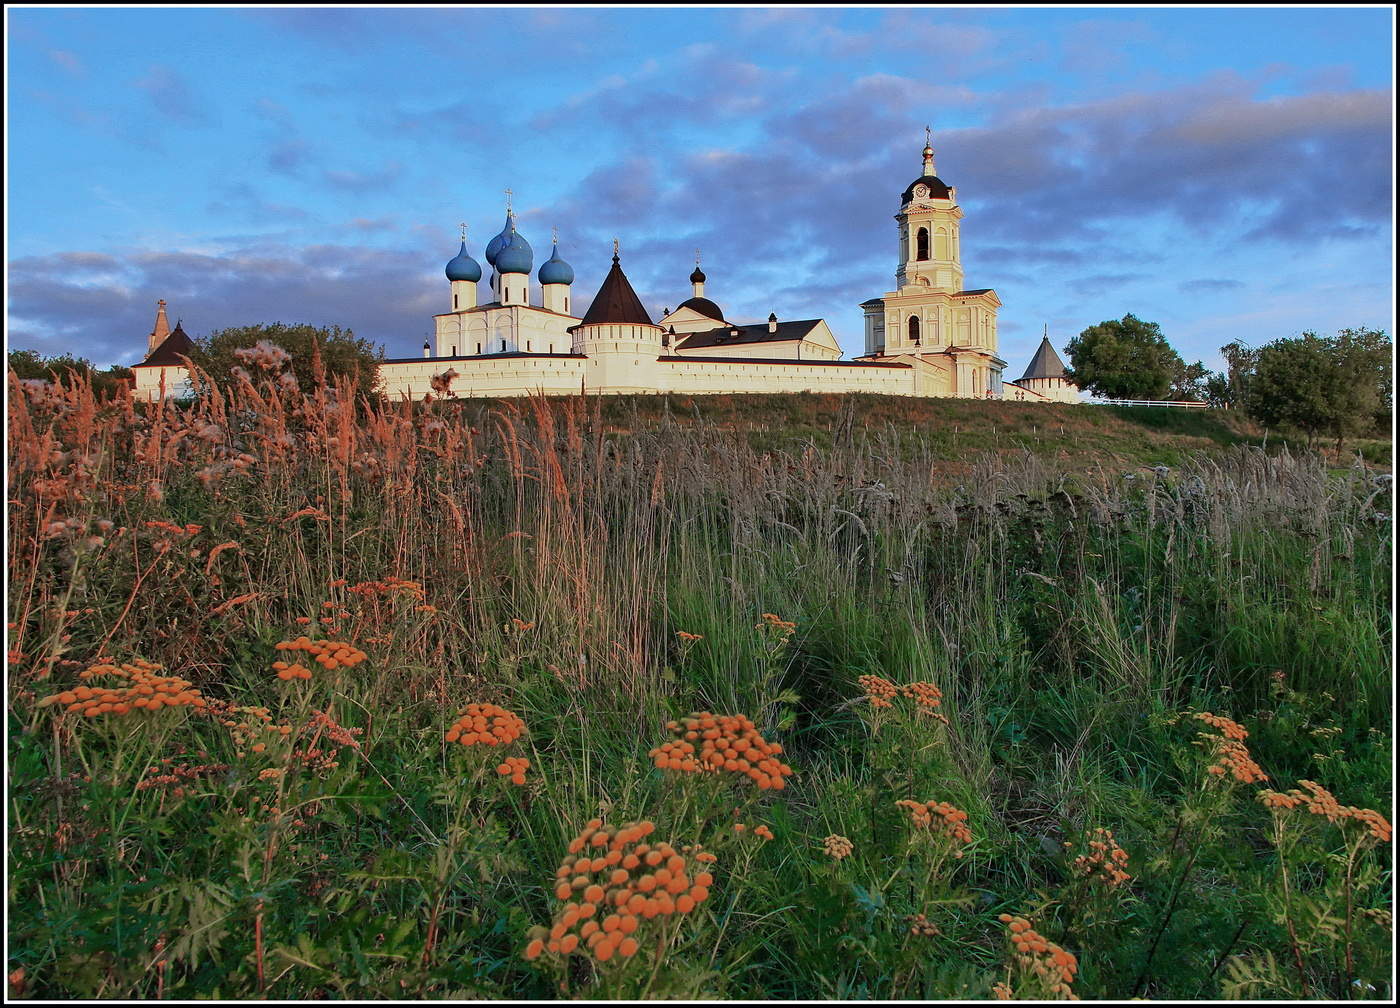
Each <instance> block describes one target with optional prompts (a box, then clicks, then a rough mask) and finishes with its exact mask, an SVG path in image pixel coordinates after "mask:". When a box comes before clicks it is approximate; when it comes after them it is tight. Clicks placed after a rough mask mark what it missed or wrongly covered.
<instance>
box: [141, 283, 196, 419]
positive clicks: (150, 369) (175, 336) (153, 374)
mask: <svg viewBox="0 0 1400 1008" xmlns="http://www.w3.org/2000/svg"><path fill="white" fill-rule="evenodd" d="M193 350H194V343H193V342H192V341H191V340H190V338H189V336H188V335H186V333H185V330H184V328H183V327H182V326H181V324H180V320H179V319H176V320H175V328H174V330H172V329H171V328H170V320H169V319H167V318H166V317H165V302H164V301H157V302H156V324H155V328H153V329H152V330H151V331H150V333H148V334H147V336H146V358H145V360H143V361H141V363H140V364H133V365H132V366H131V374H132V377H133V380H134V385H133V388H132V395H134V396H135V397H136V399H137V400H139V401H141V402H155V401H156V400H157V399H160V398H162V397H163V398H166V399H184V398H187V397H189V396H190V395H192V394H193V392H194V387H193V386H192V385H191V383H190V372H189V370H188V369H187V368H186V367H185V365H184V361H183V359H182V358H185V357H188V356H189V355H190V353H191V351H193Z"/></svg>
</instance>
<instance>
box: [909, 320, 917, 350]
mask: <svg viewBox="0 0 1400 1008" xmlns="http://www.w3.org/2000/svg"><path fill="white" fill-rule="evenodd" d="M909 342H910V343H912V344H914V345H915V346H918V345H919V319H918V317H917V316H915V315H910V316H909Z"/></svg>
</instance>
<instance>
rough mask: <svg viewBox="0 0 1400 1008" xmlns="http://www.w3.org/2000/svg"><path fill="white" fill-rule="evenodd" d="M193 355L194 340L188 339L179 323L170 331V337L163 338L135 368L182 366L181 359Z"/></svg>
mask: <svg viewBox="0 0 1400 1008" xmlns="http://www.w3.org/2000/svg"><path fill="white" fill-rule="evenodd" d="M193 353H194V340H192V339H190V337H189V335H188V334H187V333H186V332H185V330H184V328H183V327H182V326H181V325H180V323H179V322H176V323H175V328H174V329H172V330H171V331H170V335H169V336H167V337H165V339H164V340H163V341H162V342H161V344H160V346H158V347H156V348H155V349H154V350H152V351H151V355H150V356H149V357H147V358H146V359H145V360H143V361H142V362H141V363H140V364H138V365H136V366H137V367H169V366H172V365H173V366H183V364H184V361H182V360H180V358H181V357H189V356H190V355H191V354H193Z"/></svg>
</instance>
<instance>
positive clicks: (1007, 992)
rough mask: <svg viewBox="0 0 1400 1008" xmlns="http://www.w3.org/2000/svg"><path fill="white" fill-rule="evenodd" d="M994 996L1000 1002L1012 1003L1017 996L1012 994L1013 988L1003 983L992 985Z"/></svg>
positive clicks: (998, 982)
mask: <svg viewBox="0 0 1400 1008" xmlns="http://www.w3.org/2000/svg"><path fill="white" fill-rule="evenodd" d="M992 994H994V995H995V996H996V999H997V1000H998V1001H1010V1000H1012V999H1013V998H1014V997H1015V995H1013V994H1012V993H1011V988H1010V987H1008V986H1006V984H1004V983H1002V982H1001V981H997V982H996V983H994V984H992Z"/></svg>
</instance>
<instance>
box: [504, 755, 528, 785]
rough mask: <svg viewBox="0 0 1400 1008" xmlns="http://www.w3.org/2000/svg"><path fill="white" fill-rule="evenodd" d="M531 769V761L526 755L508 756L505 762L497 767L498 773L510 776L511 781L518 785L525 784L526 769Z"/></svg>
mask: <svg viewBox="0 0 1400 1008" xmlns="http://www.w3.org/2000/svg"><path fill="white" fill-rule="evenodd" d="M528 769H530V761H529V760H527V759H526V758H525V757H524V756H507V757H506V759H505V762H504V763H502V764H501V765H500V766H498V767H496V773H498V774H500V775H501V776H502V777H509V778H510V782H511V783H512V784H514V785H515V786H517V787H522V786H524V784H525V771H526V770H528Z"/></svg>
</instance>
